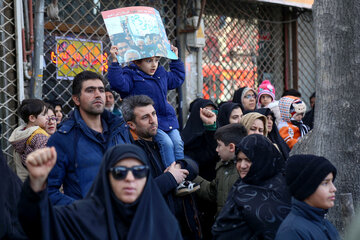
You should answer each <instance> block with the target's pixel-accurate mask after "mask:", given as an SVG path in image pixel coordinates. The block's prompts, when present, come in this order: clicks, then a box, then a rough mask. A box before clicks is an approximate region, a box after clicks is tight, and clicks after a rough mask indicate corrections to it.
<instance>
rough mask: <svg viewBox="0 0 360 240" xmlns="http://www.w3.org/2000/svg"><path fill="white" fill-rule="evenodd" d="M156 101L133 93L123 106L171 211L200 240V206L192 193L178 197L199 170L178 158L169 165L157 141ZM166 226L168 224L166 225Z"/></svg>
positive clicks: (188, 233) (185, 234)
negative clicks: (180, 186) (165, 162)
mask: <svg viewBox="0 0 360 240" xmlns="http://www.w3.org/2000/svg"><path fill="white" fill-rule="evenodd" d="M153 105H154V102H153V101H152V99H151V98H149V97H148V96H145V95H136V96H129V97H127V98H125V99H124V100H123V104H122V106H121V109H122V112H123V116H124V119H125V121H126V122H127V124H128V126H129V128H130V133H131V136H132V138H133V141H134V143H135V144H137V145H138V146H140V147H141V148H142V149H144V151H145V153H146V154H147V155H148V158H149V162H150V164H149V165H150V172H151V176H152V177H153V178H154V180H155V182H156V183H157V185H158V187H159V189H160V192H161V193H162V194H163V196H164V198H165V200H166V202H167V203H168V205H169V207H170V210H171V211H172V212H173V213H174V215H175V216H176V218H177V220H178V222H179V224H180V228H181V231H182V234H183V237H184V239H200V238H201V230H200V228H199V227H198V218H197V212H196V208H195V206H194V205H193V199H192V196H191V195H187V196H185V197H177V196H176V195H175V194H174V193H175V190H176V187H177V186H178V184H179V183H181V182H183V181H184V180H185V178H186V179H188V180H192V179H193V178H195V176H196V173H195V171H194V168H192V167H191V165H190V164H188V162H186V161H177V162H174V163H173V164H171V165H170V166H169V167H168V168H165V166H164V164H163V162H164V161H162V159H161V155H160V151H159V147H158V145H157V143H156V142H155V141H154V139H153V138H154V136H155V135H156V133H157V129H158V121H157V115H156V111H155V108H154V106H153ZM164 227H166V226H164Z"/></svg>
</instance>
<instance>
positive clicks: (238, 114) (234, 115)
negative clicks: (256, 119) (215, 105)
mask: <svg viewBox="0 0 360 240" xmlns="http://www.w3.org/2000/svg"><path fill="white" fill-rule="evenodd" d="M242 116H243V112H242V111H241V108H239V107H238V108H234V109H233V110H232V112H231V114H230V117H229V123H240V120H241V118H242Z"/></svg>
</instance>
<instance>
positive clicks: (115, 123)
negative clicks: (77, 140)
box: [58, 108, 125, 133]
mask: <svg viewBox="0 0 360 240" xmlns="http://www.w3.org/2000/svg"><path fill="white" fill-rule="evenodd" d="M101 120H102V121H105V122H106V123H107V125H108V127H109V130H110V131H111V132H112V131H114V130H116V128H118V127H119V126H120V125H122V124H124V123H125V121H124V119H123V118H122V117H119V116H116V115H114V114H112V113H110V112H109V111H107V110H104V112H103V113H102V114H101ZM76 125H78V126H80V127H81V128H83V129H86V128H88V126H87V125H86V123H85V121H84V120H83V119H82V117H81V115H80V111H79V109H78V108H75V109H74V110H73V111H71V112H70V113H69V118H68V119H66V120H65V121H64V122H63V123H62V124H61V127H60V128H59V130H58V131H59V132H61V133H67V132H69V131H70V130H71V129H72V128H73V127H74V126H76Z"/></svg>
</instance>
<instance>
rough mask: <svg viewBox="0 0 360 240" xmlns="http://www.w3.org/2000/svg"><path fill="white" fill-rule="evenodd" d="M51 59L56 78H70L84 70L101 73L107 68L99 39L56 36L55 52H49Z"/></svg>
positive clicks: (105, 55)
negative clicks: (54, 66)
mask: <svg viewBox="0 0 360 240" xmlns="http://www.w3.org/2000/svg"><path fill="white" fill-rule="evenodd" d="M51 61H52V62H53V63H55V64H56V67H57V74H56V75H57V79H70V80H71V79H73V78H74V77H75V75H76V74H78V73H80V72H82V71H84V70H89V71H93V72H98V73H100V74H102V73H104V72H106V71H107V68H108V60H107V54H106V53H104V54H103V49H102V42H101V41H92V40H84V39H72V38H66V37H57V38H56V52H51Z"/></svg>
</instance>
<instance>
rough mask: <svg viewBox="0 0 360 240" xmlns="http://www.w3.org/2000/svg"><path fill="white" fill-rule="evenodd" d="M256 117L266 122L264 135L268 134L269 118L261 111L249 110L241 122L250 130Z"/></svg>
mask: <svg viewBox="0 0 360 240" xmlns="http://www.w3.org/2000/svg"><path fill="white" fill-rule="evenodd" d="M256 119H260V120H261V121H262V122H263V123H264V136H267V134H268V129H267V119H266V117H265V116H264V115H262V114H260V113H257V112H249V113H247V114H245V115H244V116H243V117H242V118H241V120H240V123H241V124H242V125H244V126H245V128H246V129H247V130H248V131H249V129H250V128H251V127H252V125H253V124H254V121H255V120H256Z"/></svg>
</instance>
